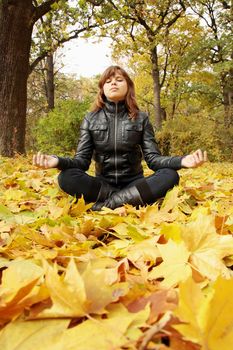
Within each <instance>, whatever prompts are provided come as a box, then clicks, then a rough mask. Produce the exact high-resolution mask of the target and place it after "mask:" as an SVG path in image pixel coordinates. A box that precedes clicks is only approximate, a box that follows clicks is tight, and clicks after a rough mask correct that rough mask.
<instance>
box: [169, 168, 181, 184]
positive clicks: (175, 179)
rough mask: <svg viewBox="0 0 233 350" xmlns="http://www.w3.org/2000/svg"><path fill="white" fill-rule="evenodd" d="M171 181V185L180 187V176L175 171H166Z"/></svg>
mask: <svg viewBox="0 0 233 350" xmlns="http://www.w3.org/2000/svg"><path fill="white" fill-rule="evenodd" d="M166 170H167V173H168V176H169V179H170V181H171V183H172V184H173V186H175V185H178V184H179V181H180V176H179V174H178V172H177V171H176V170H174V169H166Z"/></svg>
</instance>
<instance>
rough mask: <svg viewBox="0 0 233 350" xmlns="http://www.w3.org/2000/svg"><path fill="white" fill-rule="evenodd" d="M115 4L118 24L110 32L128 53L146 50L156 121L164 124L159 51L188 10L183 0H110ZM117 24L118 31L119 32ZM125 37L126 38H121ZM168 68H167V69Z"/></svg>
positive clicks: (113, 9) (157, 124)
mask: <svg viewBox="0 0 233 350" xmlns="http://www.w3.org/2000/svg"><path fill="white" fill-rule="evenodd" d="M107 2H108V3H109V4H111V6H112V12H111V15H112V16H113V17H114V18H115V20H116V23H117V24H115V23H114V24H113V25H112V26H111V28H110V26H108V28H107V29H108V34H110V30H111V37H112V38H114V40H115V41H118V43H119V45H121V44H120V43H122V41H123V42H126V41H127V42H128V45H127V46H125V45H124V49H125V50H128V51H127V52H131V54H132V51H133V52H134V53H135V52H141V53H147V54H148V55H149V57H150V63H151V76H152V81H153V96H154V101H153V104H154V124H155V126H156V127H157V128H160V127H161V125H162V119H163V114H162V110H161V101H160V93H161V87H162V86H163V82H164V79H165V76H161V66H160V62H159V50H160V46H161V44H162V40H163V38H164V35H166V33H167V31H168V30H169V28H171V27H172V26H173V25H174V23H176V21H177V20H178V19H179V18H181V17H182V16H183V15H184V13H185V4H184V1H182V0H179V1H170V0H165V1H163V2H161V1H157V0H155V1H147V0H143V1H114V0H109V1H107ZM116 25H117V28H118V31H117V32H116ZM122 39H123V40H122ZM165 64H166V63H165ZM165 71H166V70H164V72H165Z"/></svg>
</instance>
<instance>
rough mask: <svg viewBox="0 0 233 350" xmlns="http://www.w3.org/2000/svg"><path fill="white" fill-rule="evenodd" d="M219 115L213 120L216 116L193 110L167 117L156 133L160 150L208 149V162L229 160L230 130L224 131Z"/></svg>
mask: <svg viewBox="0 0 233 350" xmlns="http://www.w3.org/2000/svg"><path fill="white" fill-rule="evenodd" d="M221 118H222V116H221ZM221 118H220V116H219V119H218V121H217V122H216V116H213V115H205V114H204V113H195V114H191V115H188V116H184V115H181V116H179V117H177V118H174V119H172V120H167V121H166V122H164V124H163V128H162V130H161V131H158V132H157V133H156V139H157V141H158V143H159V146H160V149H161V152H162V153H163V154H165V155H168V154H170V155H184V154H188V153H190V152H193V151H194V150H196V149H199V148H200V149H202V150H206V151H207V152H208V158H209V160H210V161H219V160H228V161H229V160H230V159H231V157H232V141H231V140H232V138H233V130H231V129H228V130H227V129H226V128H225V127H224V124H223V122H222V120H221Z"/></svg>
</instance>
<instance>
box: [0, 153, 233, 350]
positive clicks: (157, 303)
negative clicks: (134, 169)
mask: <svg viewBox="0 0 233 350" xmlns="http://www.w3.org/2000/svg"><path fill="white" fill-rule="evenodd" d="M0 164H1V168H0V176H1V179H2V181H1V183H0V193H1V203H0V269H1V281H0V283H1V284H0V329H1V330H0V348H1V349H8V350H11V349H18V350H21V349H23V350H27V349H33V348H36V349H39V350H40V349H43V350H53V349H54V350H59V349H62V350H63V349H81V350H82V349H83V350H93V349H101V350H113V349H115V350H121V349H127V350H132V349H140V346H142V344H144V343H145V342H146V340H147V339H148V341H149V343H148V344H149V345H148V349H149V348H155V347H158V349H165V348H167V349H169V348H170V349H173V348H174V349H178V348H179V347H180V349H181V347H182V349H185V350H196V349H199V348H200V347H202V349H203V350H207V349H208V350H219V349H222V350H231V347H232V343H233V339H232V324H233V316H232V315H233V312H232V311H233V310H232V308H233V305H232V301H231V300H232V291H233V285H232V281H233V279H232V270H231V267H232V265H233V237H232V233H233V205H232V204H233V202H232V195H233V183H232V174H233V166H232V165H231V164H227V163H222V164H207V165H206V166H203V167H201V168H197V169H193V170H190V169H182V170H180V176H181V181H180V185H179V186H177V187H175V188H174V189H173V190H172V191H170V192H168V193H167V195H166V197H165V198H164V200H163V201H162V200H159V201H158V202H157V203H154V204H153V205H148V206H145V207H141V208H139V209H138V208H134V207H132V206H130V205H125V206H124V208H123V209H121V210H111V209H106V208H105V209H104V210H102V211H100V212H92V211H90V210H89V209H90V208H91V205H92V204H87V203H85V202H84V200H83V198H81V199H79V200H78V201H77V202H76V201H75V200H74V199H73V198H72V197H70V196H68V195H67V194H65V193H64V192H62V191H60V190H59V188H58V186H57V180H56V178H57V171H56V170H47V171H45V170H36V169H35V168H33V166H31V165H30V161H29V159H27V158H22V157H18V158H15V159H14V160H11V159H10V160H9V159H6V158H1V159H0ZM145 173H146V174H147V175H149V174H150V171H149V170H148V169H146V168H145ZM178 291H179V292H178ZM178 301H179V305H178V308H177V311H176V312H174V311H173V310H174V308H175V307H176V305H177V303H178ZM164 315H169V317H167V318H166V319H167V321H166V322H165V323H161V322H159V320H160V319H163V316H164ZM177 317H178V318H179V319H180V321H181V322H184V323H182V324H177V323H178V322H179V321H178V318H177ZM169 319H171V323H172V324H173V325H174V323H176V325H174V327H175V328H176V330H175V328H172V329H171V327H170V326H169V324H168V320H169ZM161 324H162V326H161ZM160 327H162V328H160ZM169 327H170V328H169ZM153 330H156V331H155V333H154V334H152V331H153ZM177 330H179V332H180V333H177ZM163 332H165V333H163ZM162 334H167V336H168V337H169V338H170V341H171V346H170V347H168V346H167V347H165V345H162V344H161V338H162ZM180 349H179V350H180Z"/></svg>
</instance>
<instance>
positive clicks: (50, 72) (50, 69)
mask: <svg viewBox="0 0 233 350" xmlns="http://www.w3.org/2000/svg"><path fill="white" fill-rule="evenodd" d="M46 61H47V62H46V72H47V74H46V75H47V79H46V97H47V103H48V110H49V111H50V110H52V109H54V105H55V103H54V101H55V98H54V62H53V54H52V53H51V54H50V55H49V56H48V57H47V60H46Z"/></svg>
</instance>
